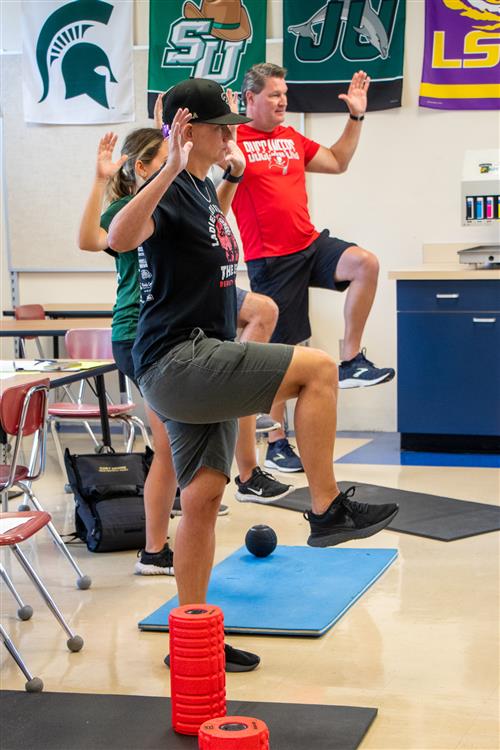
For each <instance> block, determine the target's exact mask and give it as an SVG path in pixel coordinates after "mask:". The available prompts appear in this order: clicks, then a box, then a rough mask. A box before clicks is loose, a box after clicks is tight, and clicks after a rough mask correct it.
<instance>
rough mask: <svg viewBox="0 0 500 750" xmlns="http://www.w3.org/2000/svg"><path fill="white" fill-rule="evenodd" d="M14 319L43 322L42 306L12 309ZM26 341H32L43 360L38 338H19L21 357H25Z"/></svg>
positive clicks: (21, 306) (23, 306)
mask: <svg viewBox="0 0 500 750" xmlns="http://www.w3.org/2000/svg"><path fill="white" fill-rule="evenodd" d="M14 317H15V319H16V320H45V310H44V309H43V307H42V305H18V306H17V307H16V308H15V309H14ZM26 341H34V342H35V345H36V348H37V350H38V354H39V355H40V357H41V358H42V359H44V358H45V354H44V352H43V349H42V345H41V343H40V339H39V338H38V336H23V337H22V338H19V349H20V354H21V357H26V344H25V342H26Z"/></svg>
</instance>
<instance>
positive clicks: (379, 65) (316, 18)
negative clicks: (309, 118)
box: [283, 0, 405, 112]
mask: <svg viewBox="0 0 500 750" xmlns="http://www.w3.org/2000/svg"><path fill="white" fill-rule="evenodd" d="M404 31H405V2H404V0H326V1H325V0H310V1H309V2H307V3H305V2H304V0H286V2H284V3H283V65H284V66H285V67H286V68H287V69H288V74H287V84H288V109H289V110H290V111H292V112H345V104H344V103H343V101H342V100H340V99H338V98H337V96H338V94H341V93H345V91H346V90H347V87H348V85H349V82H350V80H351V78H352V76H353V73H355V72H356V71H357V70H360V69H361V70H365V71H366V72H367V73H368V75H369V76H370V78H371V80H372V83H371V85H370V93H369V96H368V109H369V110H377V109H391V108H393V107H400V106H401V93H402V88H403V51H404Z"/></svg>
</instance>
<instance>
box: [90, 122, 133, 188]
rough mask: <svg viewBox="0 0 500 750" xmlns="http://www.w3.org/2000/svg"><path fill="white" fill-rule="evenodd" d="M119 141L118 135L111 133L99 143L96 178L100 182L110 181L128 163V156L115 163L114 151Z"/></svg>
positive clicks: (104, 136) (124, 155)
mask: <svg viewBox="0 0 500 750" xmlns="http://www.w3.org/2000/svg"><path fill="white" fill-rule="evenodd" d="M117 140H118V136H117V134H116V133H111V132H110V133H106V134H105V135H103V137H102V138H101V140H100V141H99V146H98V148H97V163H96V177H97V179H98V180H110V179H111V177H113V176H114V175H115V174H116V173H117V172H118V170H119V169H120V167H122V166H123V164H125V162H126V161H127V155H126V154H123V156H120V158H119V159H118V160H117V161H113V151H114V149H115V146H116V141H117Z"/></svg>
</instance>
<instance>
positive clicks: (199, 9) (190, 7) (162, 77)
mask: <svg viewBox="0 0 500 750" xmlns="http://www.w3.org/2000/svg"><path fill="white" fill-rule="evenodd" d="M266 6H267V2H266V0H185V1H184V0H150V6H149V8H150V10H149V13H150V15H149V74H148V110H149V115H150V117H152V116H153V107H154V103H155V99H156V97H157V95H158V93H160V92H163V91H167V89H169V88H170V87H171V86H174V85H175V84H176V83H179V82H180V81H183V80H184V79H186V78H211V79H212V80H214V81H217V83H220V85H221V86H224V87H230V88H232V89H233V90H234V91H239V90H240V87H241V82H242V80H243V76H244V74H245V71H246V70H247V69H248V68H249V67H251V66H252V65H254V64H255V63H259V62H265V59H266V10H267V9H266Z"/></svg>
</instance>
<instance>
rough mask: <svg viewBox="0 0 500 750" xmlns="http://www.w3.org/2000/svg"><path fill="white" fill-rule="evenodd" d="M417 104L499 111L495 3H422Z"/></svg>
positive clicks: (499, 21)
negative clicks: (419, 78)
mask: <svg viewBox="0 0 500 750" xmlns="http://www.w3.org/2000/svg"><path fill="white" fill-rule="evenodd" d="M419 104H420V106H421V107H431V108H432V109H500V2H499V0H426V4H425V47H424V61H423V67H422V82H421V84H420V100H419Z"/></svg>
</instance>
